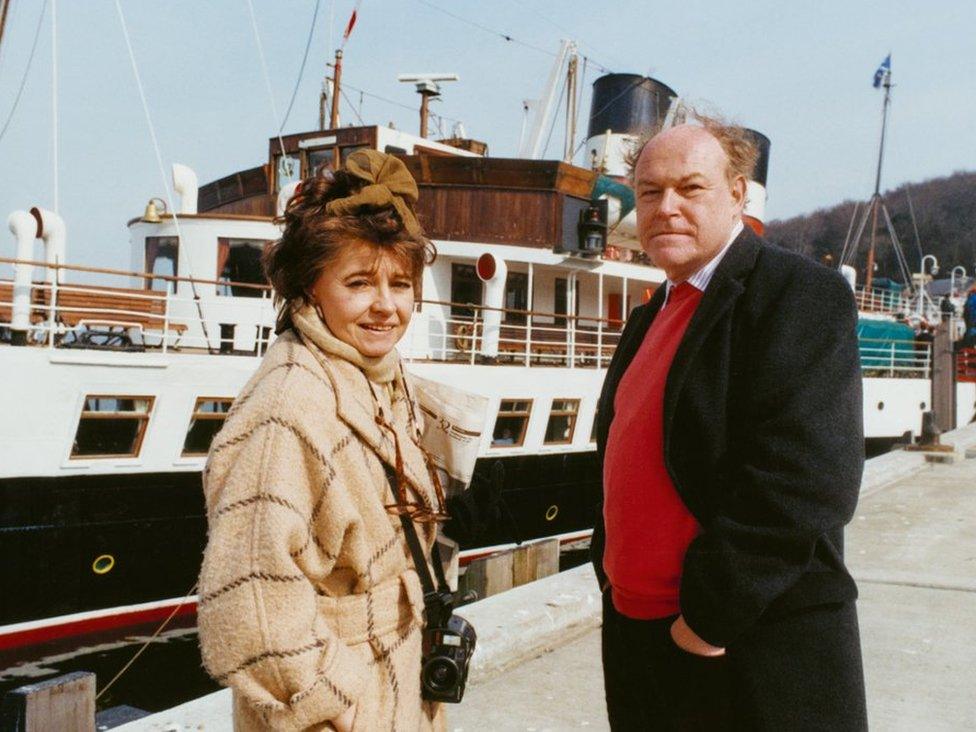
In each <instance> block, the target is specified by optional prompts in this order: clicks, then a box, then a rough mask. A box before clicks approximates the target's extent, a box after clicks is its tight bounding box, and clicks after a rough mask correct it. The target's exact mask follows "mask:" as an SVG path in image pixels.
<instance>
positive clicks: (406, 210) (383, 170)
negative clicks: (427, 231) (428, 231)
mask: <svg viewBox="0 0 976 732" xmlns="http://www.w3.org/2000/svg"><path fill="white" fill-rule="evenodd" d="M345 167H346V171H347V172H348V173H349V174H350V175H352V176H355V177H356V178H359V179H361V180H363V181H365V182H366V183H367V184H368V185H365V186H363V187H362V188H361V189H360V191H359V192H358V193H356V194H355V195H352V196H347V197H346V198H338V199H336V200H334V201H329V203H327V204H326V206H325V211H326V213H329V214H332V215H333V216H352V215H355V214H356V213H358V212H359V209H360V207H361V206H371V207H375V208H385V207H387V206H392V207H393V208H394V210H395V211H396V212H397V214H398V215H399V216H400V220H401V221H402V222H403V226H404V228H405V229H406V230H407V233H409V234H410V235H411V236H412V237H415V238H418V239H422V238H423V235H424V234H423V230H422V229H421V228H420V223H419V222H418V221H417V217H416V216H414V213H413V210H412V208H411V206H413V205H414V204H415V203H416V202H417V195H418V191H417V182H416V181H415V180H414V179H413V176H412V175H410V171H409V170H407V166H406V165H404V164H403V161H402V160H400V159H399V158H395V157H393V156H392V155H387V154H386V153H381V152H380V151H379V150H357V151H356V152H354V153H353V154H352V155H350V156H349V157H348V158H346V166H345Z"/></svg>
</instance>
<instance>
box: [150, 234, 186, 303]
mask: <svg viewBox="0 0 976 732" xmlns="http://www.w3.org/2000/svg"><path fill="white" fill-rule="evenodd" d="M178 253H179V240H178V239H177V238H176V237H175V236H147V237H146V269H145V270H144V271H146V272H151V273H152V274H159V275H169V276H170V277H176V276H178V274H179V268H178ZM146 289H147V290H157V291H159V292H166V291H168V290H169V289H170V288H169V280H163V279H156V278H155V277H147V278H146Z"/></svg>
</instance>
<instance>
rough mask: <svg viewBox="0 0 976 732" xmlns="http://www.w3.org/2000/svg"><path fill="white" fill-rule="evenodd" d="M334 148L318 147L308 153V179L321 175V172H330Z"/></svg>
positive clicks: (333, 158)
mask: <svg viewBox="0 0 976 732" xmlns="http://www.w3.org/2000/svg"><path fill="white" fill-rule="evenodd" d="M334 160H335V148H334V147H320V148H318V149H317V150H309V151H308V170H309V177H314V176H316V175H321V174H322V171H323V170H332V169H333V168H334V167H335V165H334V164H333V161H334Z"/></svg>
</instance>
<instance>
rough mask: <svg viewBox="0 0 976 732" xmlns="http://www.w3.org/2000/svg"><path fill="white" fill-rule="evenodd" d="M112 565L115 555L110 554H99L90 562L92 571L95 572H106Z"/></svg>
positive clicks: (109, 570)
mask: <svg viewBox="0 0 976 732" xmlns="http://www.w3.org/2000/svg"><path fill="white" fill-rule="evenodd" d="M114 566H115V557H113V556H112V555H111V554H102V555H101V556H98V557H95V561H94V562H92V572H94V573H95V574H108V573H109V572H111V571H112V568H113V567H114Z"/></svg>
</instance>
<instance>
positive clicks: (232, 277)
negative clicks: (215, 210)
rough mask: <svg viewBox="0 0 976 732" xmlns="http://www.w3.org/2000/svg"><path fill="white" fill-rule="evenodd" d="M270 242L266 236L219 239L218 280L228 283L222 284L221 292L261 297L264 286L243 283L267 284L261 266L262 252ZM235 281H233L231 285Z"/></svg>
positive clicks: (223, 293)
mask: <svg viewBox="0 0 976 732" xmlns="http://www.w3.org/2000/svg"><path fill="white" fill-rule="evenodd" d="M267 245H268V242H266V241H265V240H264V239H229V238H227V237H223V236H222V237H220V238H219V239H217V279H218V280H220V281H221V282H226V283H228V284H226V285H222V286H220V287H219V289H218V291H219V292H220V294H221V295H233V296H234V297H261V296H262V295H264V292H265V291H264V289H262V288H260V287H246V286H245V287H242V286H241V285H267V284H268V281H267V280H266V279H265V278H264V270H263V269H262V268H261V255H262V254H264V249H265V247H266V246H267ZM231 283H233V284H231Z"/></svg>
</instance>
